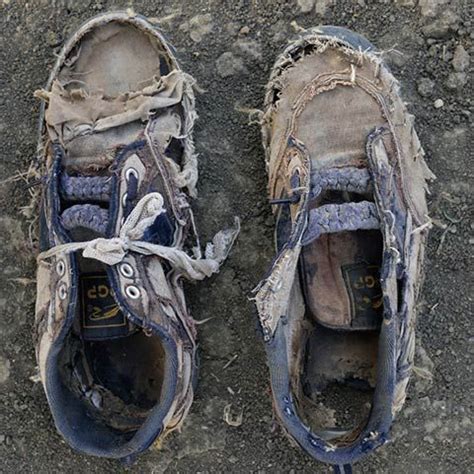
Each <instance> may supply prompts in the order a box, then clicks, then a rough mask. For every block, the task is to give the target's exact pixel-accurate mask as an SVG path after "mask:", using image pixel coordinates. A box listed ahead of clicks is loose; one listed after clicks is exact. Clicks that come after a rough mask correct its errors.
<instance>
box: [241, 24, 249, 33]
mask: <svg viewBox="0 0 474 474" xmlns="http://www.w3.org/2000/svg"><path fill="white" fill-rule="evenodd" d="M249 33H250V28H249V27H248V26H247V25H246V26H242V28H240V31H239V34H241V35H248V34H249Z"/></svg>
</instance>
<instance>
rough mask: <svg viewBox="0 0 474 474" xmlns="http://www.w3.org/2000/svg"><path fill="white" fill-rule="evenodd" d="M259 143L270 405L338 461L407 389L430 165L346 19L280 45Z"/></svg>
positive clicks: (307, 446) (381, 432) (363, 449)
mask: <svg viewBox="0 0 474 474" xmlns="http://www.w3.org/2000/svg"><path fill="white" fill-rule="evenodd" d="M263 144H264V148H265V151H266V161H267V167H268V173H269V193H270V199H271V203H272V204H273V211H274V213H275V215H276V221H277V224H276V242H277V251H278V255H277V257H276V259H275V261H274V263H273V265H272V268H271V271H270V273H269V275H268V276H267V278H266V279H265V280H264V281H262V282H261V283H260V285H259V287H258V288H257V294H256V303H257V308H258V312H259V318H260V322H261V326H262V329H263V335H264V340H265V345H266V351H267V356H268V364H269V367H270V374H271V384H272V391H273V399H274V406H275V411H276V414H277V417H278V418H279V420H280V421H281V423H282V425H283V427H284V429H285V431H286V432H287V433H288V434H289V435H290V437H291V438H293V440H295V441H296V442H297V444H298V445H300V446H301V447H302V448H303V449H304V450H306V451H307V452H308V453H309V454H310V455H312V456H313V457H314V458H316V459H318V460H320V461H323V462H327V463H331V464H334V465H337V466H344V465H347V464H350V463H352V462H354V461H357V460H358V459H360V458H361V457H362V456H364V455H365V454H367V453H369V452H371V451H372V450H373V449H375V448H376V447H378V446H380V445H382V444H384V443H385V442H386V441H387V438H388V433H389V429H390V425H391V423H392V420H393V417H394V416H395V414H396V413H397V412H398V411H399V410H400V408H401V407H402V404H403V402H404V400H405V395H406V387H407V383H408V378H409V375H410V370H411V367H412V364H413V352H414V327H415V304H416V298H417V295H418V292H419V288H420V284H421V274H422V262H423V252H424V247H425V241H426V236H427V231H428V228H429V227H430V220H429V218H428V215H427V205H426V199H425V191H426V180H427V179H430V178H432V177H433V176H432V174H431V173H430V171H429V170H428V168H427V166H426V164H425V161H424V158H423V150H422V148H421V146H420V143H419V141H418V137H417V135H416V132H415V130H414V128H413V117H412V116H411V115H409V114H408V112H407V111H406V108H405V105H404V104H403V102H402V100H401V98H400V96H399V91H398V83H397V81H396V80H395V79H394V77H393V76H392V74H391V73H390V71H389V70H388V68H387V66H386V65H385V64H384V63H383V61H382V58H381V55H380V54H379V53H377V52H376V51H375V49H374V47H373V46H372V45H371V44H370V43H369V42H368V41H367V40H366V39H364V38H363V37H361V36H359V35H358V34H355V33H352V32H350V31H348V30H345V29H343V28H337V27H322V28H318V29H313V30H310V31H308V32H307V34H305V35H304V36H303V37H302V38H301V39H299V40H298V41H296V42H294V43H292V44H291V45H290V46H289V47H288V48H287V49H286V50H285V52H284V53H283V54H282V55H281V56H280V57H279V58H278V60H277V61H276V64H275V67H274V68H273V72H272V74H271V78H270V82H269V84H268V87H267V93H266V99H265V111H264V116H263Z"/></svg>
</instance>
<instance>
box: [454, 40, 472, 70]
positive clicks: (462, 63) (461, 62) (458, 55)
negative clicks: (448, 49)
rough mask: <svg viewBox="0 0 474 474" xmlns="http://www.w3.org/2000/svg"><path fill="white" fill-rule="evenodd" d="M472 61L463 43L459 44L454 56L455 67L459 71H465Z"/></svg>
mask: <svg viewBox="0 0 474 474" xmlns="http://www.w3.org/2000/svg"><path fill="white" fill-rule="evenodd" d="M469 62H470V57H469V53H468V52H467V51H466V50H465V49H464V47H463V46H462V44H460V45H458V46H457V47H456V49H455V51H454V57H453V61H452V64H453V68H454V70H455V71H457V72H464V71H465V70H466V69H467V68H468V66H469Z"/></svg>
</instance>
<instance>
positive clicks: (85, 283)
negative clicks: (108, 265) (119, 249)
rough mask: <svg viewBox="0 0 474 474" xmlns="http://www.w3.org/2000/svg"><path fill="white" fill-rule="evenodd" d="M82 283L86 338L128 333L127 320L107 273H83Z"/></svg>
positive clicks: (116, 335)
mask: <svg viewBox="0 0 474 474" xmlns="http://www.w3.org/2000/svg"><path fill="white" fill-rule="evenodd" d="M80 285H81V288H80V289H81V315H82V320H81V323H82V332H83V335H84V337H85V339H104V338H108V337H118V336H120V335H122V334H124V335H125V334H127V333H128V325H127V320H126V318H125V316H124V314H123V313H122V311H120V308H119V307H118V305H117V303H116V302H115V298H114V295H113V290H112V289H111V288H110V285H109V282H108V279H107V275H105V274H98V275H83V276H81V279H80Z"/></svg>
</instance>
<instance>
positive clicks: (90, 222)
mask: <svg viewBox="0 0 474 474" xmlns="http://www.w3.org/2000/svg"><path fill="white" fill-rule="evenodd" d="M61 223H62V225H63V227H64V228H65V229H66V230H73V229H75V228H76V227H84V228H86V229H90V230H92V231H94V232H97V233H99V234H105V232H106V230H107V226H108V224H109V211H108V210H107V209H102V208H101V207H100V206H97V205H94V204H76V205H75V206H71V207H69V208H68V209H66V210H65V211H64V212H63V213H62V214H61Z"/></svg>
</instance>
